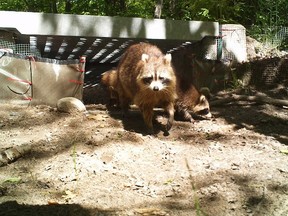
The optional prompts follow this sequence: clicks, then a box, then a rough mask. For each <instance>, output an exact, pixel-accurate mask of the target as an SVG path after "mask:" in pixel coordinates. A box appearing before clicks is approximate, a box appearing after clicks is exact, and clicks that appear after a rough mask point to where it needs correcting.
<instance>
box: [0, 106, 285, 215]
mask: <svg viewBox="0 0 288 216" xmlns="http://www.w3.org/2000/svg"><path fill="white" fill-rule="evenodd" d="M211 109H212V113H213V115H214V118H213V119H212V120H201V121H200V120H199V121H196V122H195V123H194V124H191V123H188V122H181V121H176V122H175V124H174V125H173V128H172V130H171V131H170V134H169V135H168V136H164V135H163V132H162V131H159V133H158V134H157V136H150V135H145V134H144V133H143V132H144V131H145V128H144V123H143V120H142V117H141V114H140V113H139V111H138V110H137V109H133V110H132V111H131V115H130V117H129V118H127V119H125V120H122V119H121V115H120V112H119V111H117V110H112V111H108V110H107V109H106V108H105V106H102V105H100V104H97V105H87V110H88V112H87V113H85V114H82V113H81V114H65V113H60V112H58V111H57V110H55V109H53V108H51V107H47V106H36V107H23V106H16V105H1V107H0V143H1V146H0V150H1V152H2V153H3V151H4V150H6V149H9V148H12V147H15V146H25V145H28V146H30V147H31V151H30V152H29V153H27V154H23V155H21V157H20V158H19V159H18V160H15V161H13V162H11V163H9V164H8V165H4V166H2V167H0V173H1V175H0V215H1V216H2V215H9V216H10V215H44V216H45V215H47V216H48V215H49V216H50V215H61V216H62V215H77V216H79V215H80V216H81V215H180V216H184V215H189V216H190V215H236V216H237V215H239V216H242V215H259V216H260V215H261V216H262V215H267V216H268V215H269V216H271V215H275V216H286V215H288V167H287V164H288V155H287V154H285V151H287V149H288V147H287V144H288V130H287V128H288V110H287V109H283V108H280V107H276V106H272V105H243V106H231V105H230V106H223V107H212V108H211ZM157 119H158V122H159V124H160V123H161V122H164V121H165V115H164V114H163V113H162V112H161V111H158V112H157Z"/></svg>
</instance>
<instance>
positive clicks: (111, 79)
mask: <svg viewBox="0 0 288 216" xmlns="http://www.w3.org/2000/svg"><path fill="white" fill-rule="evenodd" d="M101 83H102V85H104V86H105V87H106V89H107V90H108V93H109V106H110V107H112V106H114V105H116V107H119V95H118V92H117V70H116V68H113V69H111V70H108V71H105V72H104V73H103V74H102V77H101Z"/></svg>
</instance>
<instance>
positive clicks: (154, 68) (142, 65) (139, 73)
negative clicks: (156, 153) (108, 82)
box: [117, 43, 177, 132]
mask: <svg viewBox="0 0 288 216" xmlns="http://www.w3.org/2000/svg"><path fill="white" fill-rule="evenodd" d="M117 71H118V73H117V74H118V84H117V92H118V94H119V100H120V106H121V108H122V109H123V111H124V113H126V112H127V110H128V108H129V105H130V104H131V103H134V104H135V105H137V106H138V107H139V109H140V111H141V112H142V115H143V119H144V122H145V124H146V125H147V127H148V129H149V132H153V123H152V119H153V108H155V107H156V106H157V105H158V104H161V106H162V108H164V110H166V111H167V113H168V115H169V116H168V121H167V124H166V130H167V131H168V130H170V128H171V127H172V124H173V121H174V102H175V99H176V97H177V94H176V78H175V74H174V70H173V68H172V66H171V55H170V54H167V55H164V54H163V53H162V52H161V50H160V49H159V48H158V47H156V46H154V45H152V44H149V43H138V44H134V45H132V46H130V47H129V48H128V49H127V50H126V52H125V53H124V54H123V56H122V58H121V60H120V62H119V65H118V67H117Z"/></svg>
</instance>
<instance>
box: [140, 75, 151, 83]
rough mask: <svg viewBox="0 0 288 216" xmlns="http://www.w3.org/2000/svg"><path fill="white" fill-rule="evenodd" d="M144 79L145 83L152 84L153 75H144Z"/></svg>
mask: <svg viewBox="0 0 288 216" xmlns="http://www.w3.org/2000/svg"><path fill="white" fill-rule="evenodd" d="M142 80H143V83H145V84H150V83H151V82H152V81H153V77H152V76H150V77H144V78H143V79H142Z"/></svg>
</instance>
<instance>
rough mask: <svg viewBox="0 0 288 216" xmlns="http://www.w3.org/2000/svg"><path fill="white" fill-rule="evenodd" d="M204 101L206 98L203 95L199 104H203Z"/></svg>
mask: <svg viewBox="0 0 288 216" xmlns="http://www.w3.org/2000/svg"><path fill="white" fill-rule="evenodd" d="M206 100H207V99H206V97H205V96H204V95H201V96H200V103H205V101H206Z"/></svg>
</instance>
